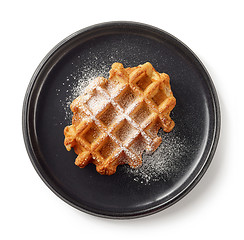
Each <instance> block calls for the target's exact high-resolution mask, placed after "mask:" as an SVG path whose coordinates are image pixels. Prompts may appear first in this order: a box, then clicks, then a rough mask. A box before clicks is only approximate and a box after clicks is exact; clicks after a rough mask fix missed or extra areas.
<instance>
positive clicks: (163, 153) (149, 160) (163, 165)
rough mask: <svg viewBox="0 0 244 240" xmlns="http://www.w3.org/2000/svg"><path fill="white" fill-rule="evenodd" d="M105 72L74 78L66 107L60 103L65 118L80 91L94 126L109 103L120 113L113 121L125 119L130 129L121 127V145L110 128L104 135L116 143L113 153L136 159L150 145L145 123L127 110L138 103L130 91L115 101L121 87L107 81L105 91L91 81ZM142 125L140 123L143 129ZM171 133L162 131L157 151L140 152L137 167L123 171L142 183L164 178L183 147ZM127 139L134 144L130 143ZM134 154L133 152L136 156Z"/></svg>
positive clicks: (133, 107) (95, 82) (95, 72)
mask: <svg viewBox="0 0 244 240" xmlns="http://www.w3.org/2000/svg"><path fill="white" fill-rule="evenodd" d="M107 73H108V68H107V67H104V68H103V69H102V70H101V71H97V70H95V71H92V70H89V71H88V72H87V73H85V74H84V73H83V74H82V76H83V77H82V78H80V79H79V80H78V84H77V85H76V86H74V87H73V88H72V89H71V90H70V93H71V94H70V95H69V96H70V97H68V98H67V102H66V104H65V105H66V106H64V107H67V109H66V113H67V112H69V114H68V119H71V117H72V115H70V113H71V112H70V111H69V110H68V109H69V105H70V103H71V102H72V101H73V100H74V99H75V98H76V97H78V96H79V95H81V94H83V96H84V94H86V96H85V97H84V98H83V100H82V101H84V104H85V105H86V107H85V108H84V112H86V114H87V115H89V116H90V117H91V119H92V120H93V121H94V122H95V123H96V124H97V125H98V126H100V125H101V123H100V121H99V120H98V119H97V115H99V112H100V111H101V110H102V109H104V108H105V107H106V106H107V105H108V104H112V106H113V107H115V109H116V110H117V111H119V113H120V115H119V117H117V118H116V122H120V121H124V120H126V121H128V123H129V125H130V126H131V129H128V128H126V127H125V129H123V131H125V132H128V131H129V134H128V135H129V141H127V142H123V144H122V143H121V141H118V140H117V139H116V137H115V136H114V134H112V130H113V129H110V130H109V131H108V132H107V134H108V136H109V137H110V138H111V139H112V140H113V141H114V142H116V144H117V145H118V146H119V148H120V149H119V150H118V151H117V152H116V155H115V156H119V155H120V154H121V153H122V152H124V153H125V154H126V155H127V156H129V158H131V159H133V161H137V159H138V156H136V155H138V154H139V155H141V153H142V152H143V151H144V149H147V150H150V146H151V145H153V139H151V137H150V136H149V135H148V134H147V133H145V131H144V128H145V127H147V124H149V123H147V122H144V123H143V124H141V123H140V124H138V123H137V122H136V121H135V120H133V119H132V118H131V116H130V113H131V112H132V111H133V110H134V109H135V108H136V107H137V106H138V104H140V103H141V100H140V99H139V98H137V99H134V96H133V93H132V94H131V95H130V93H129V95H128V96H127V98H126V100H125V101H124V102H121V103H118V101H116V100H115V99H116V97H117V96H119V95H120V94H121V92H122V91H123V90H124V86H118V85H116V84H115V85H114V84H112V83H111V82H110V83H109V84H108V85H107V88H106V91H104V89H103V88H102V87H101V86H100V82H99V81H98V80H94V79H95V78H96V77H98V76H101V77H107ZM91 83H92V84H91ZM87 86H88V87H87ZM67 110H68V111H67ZM142 125H144V127H143V128H142ZM123 135H124V134H122V136H123ZM138 136H139V137H141V138H142V139H143V141H140V139H139V137H138ZM172 136H173V135H172V134H171V138H169V139H168V138H167V134H164V135H163V136H162V138H163V143H162V145H161V147H159V148H158V150H156V151H155V152H154V153H153V154H150V155H148V154H143V161H142V166H141V167H138V168H130V167H129V166H125V168H126V172H127V174H128V175H129V176H131V177H132V178H133V179H134V181H136V182H138V183H143V184H150V183H151V182H152V181H159V180H161V179H165V178H166V177H165V176H168V174H169V173H170V172H172V171H173V168H174V167H173V166H174V164H173V162H174V161H177V159H179V157H180V155H181V153H182V152H184V151H181V150H182V148H184V147H185V144H184V142H182V139H178V138H177V137H174V136H173V137H172ZM137 137H138V139H139V140H138V139H137V141H135V138H137ZM131 142H134V143H135V144H133V146H132V145H131V146H130V143H131ZM172 144H174V146H172ZM131 150H132V151H131ZM134 153H136V155H135V154H134ZM125 162H126V161H125Z"/></svg>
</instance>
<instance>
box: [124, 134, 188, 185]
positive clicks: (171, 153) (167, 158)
mask: <svg viewBox="0 0 244 240" xmlns="http://www.w3.org/2000/svg"><path fill="white" fill-rule="evenodd" d="M160 133H161V134H159V135H160V136H161V137H162V143H161V145H160V146H159V148H158V149H157V150H156V151H155V152H154V153H153V154H146V153H144V154H143V158H142V159H143V161H142V166H140V167H138V168H134V169H133V168H129V167H124V168H125V172H126V173H127V174H128V175H129V176H131V177H133V179H134V180H135V181H137V182H139V183H142V184H151V183H152V182H155V181H160V180H163V181H167V180H169V179H170V178H171V177H174V176H175V175H177V173H178V172H180V170H181V168H182V166H183V162H181V160H182V158H184V156H186V154H187V153H188V151H189V147H188V144H187V141H186V139H185V138H183V139H182V138H180V137H178V136H176V135H175V134H174V132H171V133H163V131H160Z"/></svg>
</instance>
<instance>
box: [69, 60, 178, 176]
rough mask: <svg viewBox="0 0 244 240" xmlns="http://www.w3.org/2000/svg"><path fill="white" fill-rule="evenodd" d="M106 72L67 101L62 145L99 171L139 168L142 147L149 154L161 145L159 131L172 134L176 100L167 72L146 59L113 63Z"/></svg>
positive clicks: (81, 164) (78, 162)
mask: <svg viewBox="0 0 244 240" xmlns="http://www.w3.org/2000/svg"><path fill="white" fill-rule="evenodd" d="M109 73H110V76H109V79H106V78H103V77H98V78H96V79H95V80H93V81H92V82H91V83H90V84H89V85H88V87H87V88H86V89H85V90H84V93H83V94H82V95H81V96H79V97H78V98H76V99H75V100H74V101H73V102H72V103H71V105H70V108H71V110H72V112H73V114H74V115H73V119H72V125H70V126H66V127H65V129H64V135H65V140H64V145H65V147H66V149H67V150H68V151H70V150H71V148H73V149H74V151H75V153H76V154H77V155H78V156H77V158H76V159H75V164H76V165H77V166H79V167H80V168H83V167H85V166H86V165H87V164H88V163H93V164H95V165H96V170H97V172H99V173H100V174H103V175H111V174H114V173H115V172H116V168H117V166H118V165H122V164H129V165H130V167H132V168H136V167H139V166H140V165H141V164H142V153H143V152H144V150H146V152H153V151H155V150H156V149H157V148H158V146H159V145H160V144H161V142H162V139H161V137H159V136H157V133H158V130H159V129H160V128H161V127H162V128H163V130H164V131H165V132H170V131H171V130H172V129H173V127H174V125H175V124H174V121H173V120H172V119H171V118H170V112H171V111H172V109H173V108H174V106H175V104H176V100H175V98H174V96H173V93H172V91H171V87H170V79H169V76H168V75H167V74H165V73H161V74H160V73H158V72H157V71H156V70H155V69H154V68H153V66H152V65H151V64H150V63H149V62H147V63H145V64H143V65H139V66H138V67H133V68H124V67H123V65H122V64H121V63H114V64H113V65H112V69H111V70H110V72H109Z"/></svg>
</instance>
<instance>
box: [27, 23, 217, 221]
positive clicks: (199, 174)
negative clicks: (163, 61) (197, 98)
mask: <svg viewBox="0 0 244 240" xmlns="http://www.w3.org/2000/svg"><path fill="white" fill-rule="evenodd" d="M104 27H107V28H108V27H111V28H117V27H124V28H126V27H133V28H138V27H139V28H142V29H144V30H151V31H154V32H156V33H158V34H159V35H160V34H163V35H165V36H167V37H169V38H171V39H173V40H175V41H176V42H177V44H179V46H180V47H184V48H185V50H187V51H188V52H189V53H191V55H192V56H193V57H194V58H195V59H196V61H197V62H198V64H200V66H201V67H202V69H203V70H204V72H205V74H206V76H207V82H208V84H209V89H210V90H211V96H212V99H213V107H214V119H215V126H214V128H213V131H214V133H213V138H212V139H211V141H212V142H211V146H210V148H209V151H208V155H207V156H206V158H205V163H204V164H203V166H202V168H201V169H200V170H199V171H198V172H197V174H196V175H195V176H194V178H193V179H192V181H191V182H190V183H188V184H187V186H186V188H184V189H183V190H182V191H181V192H179V193H178V194H177V195H175V196H174V197H173V198H171V199H169V200H168V201H166V202H163V203H161V204H159V205H158V206H154V207H151V208H148V209H143V210H139V211H134V212H131V213H113V214H111V213H107V214H106V213H105V212H99V211H92V210H88V209H85V208H82V207H80V206H77V205H76V204H75V203H74V202H72V201H71V199H67V196H63V195H62V194H61V193H60V192H58V190H57V189H55V187H54V186H53V185H52V183H50V182H49V181H48V180H50V179H48V176H47V174H46V173H45V171H44V170H43V169H42V168H41V167H40V165H39V164H38V158H37V156H36V154H35V152H34V150H33V148H32V144H31V140H30V134H29V123H28V112H29V104H30V101H29V100H30V97H31V94H32V90H33V87H34V85H35V83H36V81H37V77H38V74H39V72H40V71H41V69H42V68H43V67H44V66H45V63H46V62H47V61H48V60H49V58H51V56H52V55H53V54H54V53H55V52H56V51H57V50H58V49H59V48H60V47H62V46H63V45H64V44H66V43H67V42H69V41H70V40H71V39H73V38H74V37H76V36H78V35H81V34H85V33H89V32H92V31H94V30H96V29H101V28H104ZM205 80H206V79H205ZM220 130H221V112H220V104H219V99H218V94H217V91H216V88H215V86H214V83H213V81H212V78H211V76H210V74H209V73H208V71H207V69H206V67H205V66H204V65H203V63H202V62H201V60H200V59H199V58H198V56H197V55H196V54H195V53H194V52H193V51H192V50H191V49H190V48H189V47H188V46H187V45H186V44H185V43H183V42H182V41H180V40H179V39H178V38H176V37H175V36H173V35H172V34H170V33H168V32H166V31H164V30H162V29H160V28H157V27H154V26H152V25H149V24H145V23H141V22H134V21H109V22H102V23H98V24H94V25H91V26H88V27H85V28H83V29H80V30H78V31H76V32H74V33H72V34H71V35H69V36H67V37H66V38H64V39H63V40H62V41H60V42H59V43H58V44H56V45H55V46H54V47H53V48H52V49H51V50H50V51H49V52H48V53H47V54H46V56H45V57H44V58H43V59H42V61H41V62H40V63H39V65H38V66H37V68H36V70H35V71H34V73H33V75H32V77H31V80H30V82H29V84H28V86H27V90H26V93H25V96H24V101H23V107H22V133H23V139H24V143H25V148H26V150H27V153H28V156H29V158H30V160H31V163H32V165H33V167H34V169H35V170H36V172H37V173H38V175H39V176H40V178H41V179H42V180H43V182H44V183H45V184H46V185H47V186H48V187H49V189H50V190H51V191H52V192H53V193H55V194H56V195H57V196H58V197H59V198H61V199H62V200H63V201H64V202H66V203H68V204H69V205H71V206H73V207H74V208H76V209H78V210H80V211H82V212H86V213H89V214H91V215H95V216H99V217H104V218H110V219H132V218H138V217H144V216H148V215H151V214H154V213H157V212H159V211H162V210H164V209H166V208H168V207H170V206H172V205H173V204H175V203H176V202H178V201H179V200H180V199H182V198H183V197H185V196H186V195H187V194H188V193H189V192H190V191H191V190H192V189H193V188H194V187H195V186H196V185H197V183H198V182H199V181H200V179H201V178H202V177H203V175H204V174H205V172H206V171H207V169H208V167H209V165H210V163H211V162H212V159H213V157H214V154H215V152H216V149H217V145H218V141H219V138H220Z"/></svg>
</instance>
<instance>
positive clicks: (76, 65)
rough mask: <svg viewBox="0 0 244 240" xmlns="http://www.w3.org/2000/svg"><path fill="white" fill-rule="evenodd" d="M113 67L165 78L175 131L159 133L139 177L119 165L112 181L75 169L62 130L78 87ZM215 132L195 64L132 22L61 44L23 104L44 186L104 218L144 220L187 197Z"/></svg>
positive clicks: (211, 104) (166, 38)
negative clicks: (148, 69)
mask: <svg viewBox="0 0 244 240" xmlns="http://www.w3.org/2000/svg"><path fill="white" fill-rule="evenodd" d="M114 62H121V63H123V64H124V66H125V67H129V66H130V67H132V66H137V65H139V64H143V63H145V62H151V63H152V65H153V66H154V67H155V69H156V70H157V71H159V72H165V73H167V74H169V76H170V78H171V86H172V90H173V93H174V96H175V97H176V100H177V104H176V107H175V108H174V110H173V112H172V114H171V116H172V119H173V120H174V121H175V123H176V125H175V128H174V129H173V131H172V132H170V133H164V132H163V131H160V133H159V135H160V136H162V138H163V142H162V144H161V145H160V147H159V149H158V150H157V151H156V152H155V153H154V154H152V155H150V156H146V155H144V156H143V160H145V159H146V160H145V161H147V165H146V166H144V167H142V169H141V170H140V169H139V170H131V169H130V168H129V167H128V166H119V167H118V168H117V172H116V173H115V174H114V175H112V176H102V175H100V174H98V173H97V172H96V170H95V167H94V165H93V164H89V165H88V166H87V167H85V168H84V169H80V168H79V167H77V166H75V164H74V160H75V157H76V155H75V153H74V152H73V151H71V152H68V151H66V149H65V147H64V144H63V141H64V135H63V129H64V127H65V126H66V125H70V124H71V117H72V115H71V113H70V112H69V110H68V104H69V102H70V101H72V100H73V99H74V98H75V97H76V95H77V94H78V92H77V89H78V87H81V88H82V86H83V83H84V86H85V84H86V83H87V79H88V78H89V77H95V76H96V75H101V74H105V75H106V74H108V71H109V69H110V67H111V65H112V63H114ZM105 77H107V75H106V76H105ZM219 131H220V110H219V103H218V98H217V94H216V91H215V88H214V85H213V83H212V81H211V79H210V76H209V74H208V73H207V71H206V69H205V68H204V66H203V65H202V63H201V62H200V60H199V59H198V58H197V57H196V55H195V54H194V53H193V52H192V51H191V50H190V49H189V48H188V47H187V46H185V45H184V44H183V43H182V42H180V41H179V40H178V39H176V38H175V37H173V36H172V35H170V34H168V33H166V32H164V31H162V30H160V29H158V28H155V27H152V26H148V25H145V24H140V23H134V22H109V23H103V24H98V25H94V26H91V27H88V28H85V29H83V30H80V31H78V32H76V33H74V34H73V35H71V36H69V37H67V38H66V39H64V40H63V41H62V42H60V43H59V44H58V45H57V46H56V47H55V48H54V49H52V50H51V52H49V53H48V54H47V56H46V57H45V58H44V59H43V60H42V62H41V63H40V65H39V66H38V68H37V70H36V71H35V73H34V75H33V77H32V79H31V82H30V84H29V86H28V89H27V93H26V96H25V100H24V105H23V134H24V140H25V144H26V148H27V151H28V154H29V157H30V159H31V161H32V163H33V165H34V167H35V169H36V171H37V172H38V174H39V175H40V177H41V178H42V179H43V181H44V182H45V183H46V184H47V186H48V187H49V188H50V189H51V190H52V191H53V192H54V193H56V194H57V195H58V196H59V197H60V198H62V199H63V200H64V201H66V202H67V203H69V204H70V205H72V206H73V207H75V208H77V209H80V210H82V211H85V212H87V213H91V214H95V215H98V216H102V217H109V218H135V217H140V216H145V215H149V214H152V213H155V212H157V211H159V210H163V209H165V208H167V207H169V206H171V205H172V204H173V203H175V202H176V201H178V200H179V199H181V198H182V197H183V196H185V195H186V194H187V193H188V192H189V191H190V190H191V189H192V188H193V187H194V186H195V185H196V184H197V182H198V181H199V180H200V178H201V177H202V176H203V174H204V173H205V171H206V169H207V168H208V166H209V164H210V162H211V159H212V158H213V155H214V152H215V149H216V145H217V142H218V138H219ZM148 161H150V163H148ZM148 164H149V165H148ZM150 164H151V165H150ZM148 166H149V169H147V168H148Z"/></svg>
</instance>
